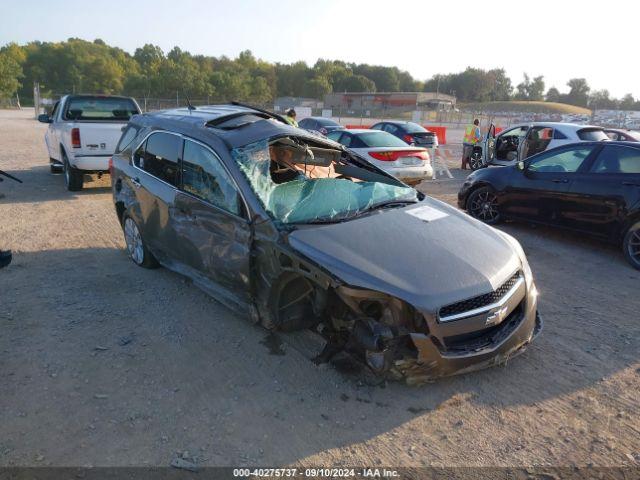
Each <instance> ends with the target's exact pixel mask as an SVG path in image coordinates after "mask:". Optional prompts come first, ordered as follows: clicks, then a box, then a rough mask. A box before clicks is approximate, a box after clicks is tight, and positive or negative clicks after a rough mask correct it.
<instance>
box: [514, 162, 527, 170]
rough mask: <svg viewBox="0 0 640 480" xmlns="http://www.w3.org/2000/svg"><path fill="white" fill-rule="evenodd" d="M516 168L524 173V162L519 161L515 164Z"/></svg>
mask: <svg viewBox="0 0 640 480" xmlns="http://www.w3.org/2000/svg"><path fill="white" fill-rule="evenodd" d="M516 167H518V170H520V171H521V172H524V169H525V165H524V162H523V161H522V160H520V161H519V162H518V163H516Z"/></svg>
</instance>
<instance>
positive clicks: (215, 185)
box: [182, 140, 240, 215]
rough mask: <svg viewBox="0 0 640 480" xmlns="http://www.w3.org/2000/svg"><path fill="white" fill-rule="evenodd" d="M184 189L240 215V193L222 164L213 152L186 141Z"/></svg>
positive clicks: (183, 173) (183, 171)
mask: <svg viewBox="0 0 640 480" xmlns="http://www.w3.org/2000/svg"><path fill="white" fill-rule="evenodd" d="M182 189H183V190H184V191H185V192H187V193H189V194H191V195H193V196H194V197H197V198H199V199H201V200H204V201H205V202H208V203H210V204H212V205H215V206H216V207H219V208H221V209H223V210H226V211H227V212H231V213H233V214H235V215H239V214H240V202H239V200H240V196H239V193H238V191H237V190H236V187H235V184H234V182H233V180H232V179H231V176H230V175H229V173H228V172H227V170H226V169H225V168H224V166H223V165H222V161H221V160H220V159H219V158H218V156H217V155H216V154H214V153H213V152H212V151H211V150H210V149H208V148H206V147H204V146H203V145H200V144H199V143H195V142H192V141H190V140H185V142H184V153H183V159H182Z"/></svg>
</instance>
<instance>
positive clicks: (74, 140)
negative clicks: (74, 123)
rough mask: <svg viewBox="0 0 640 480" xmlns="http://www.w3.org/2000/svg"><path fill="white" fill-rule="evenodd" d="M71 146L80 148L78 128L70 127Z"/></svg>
mask: <svg viewBox="0 0 640 480" xmlns="http://www.w3.org/2000/svg"><path fill="white" fill-rule="evenodd" d="M71 146H72V147H73V148H80V147H81V145H80V129H79V128H72V129H71Z"/></svg>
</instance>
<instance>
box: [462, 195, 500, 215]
mask: <svg viewBox="0 0 640 480" xmlns="http://www.w3.org/2000/svg"><path fill="white" fill-rule="evenodd" d="M469 213H470V214H471V216H473V217H475V218H477V219H478V220H482V221H483V222H487V223H491V222H495V221H496V220H498V218H499V217H500V213H499V212H498V198H497V197H496V196H495V194H494V193H493V192H491V191H489V190H483V191H481V192H478V193H477V194H476V195H474V196H473V198H471V201H470V202H469Z"/></svg>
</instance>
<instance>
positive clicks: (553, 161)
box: [527, 146, 595, 173]
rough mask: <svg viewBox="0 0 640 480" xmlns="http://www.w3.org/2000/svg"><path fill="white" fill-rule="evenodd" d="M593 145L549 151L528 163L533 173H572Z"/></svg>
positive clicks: (582, 161)
mask: <svg viewBox="0 0 640 480" xmlns="http://www.w3.org/2000/svg"><path fill="white" fill-rule="evenodd" d="M594 148H595V147H591V146H589V147H580V148H574V149H571V150H563V151H561V152H550V153H548V154H546V155H545V154H542V155H539V156H538V157H536V158H534V159H533V160H532V161H531V162H530V163H529V165H528V167H527V169H528V171H529V172H534V173H573V172H577V171H578V169H580V167H581V166H582V164H583V163H584V161H585V160H586V158H587V157H588V156H589V154H590V153H591V152H592V151H593V149H594Z"/></svg>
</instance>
